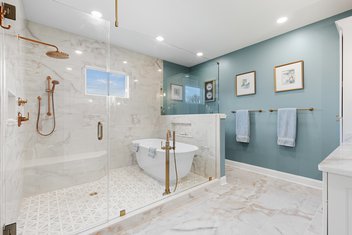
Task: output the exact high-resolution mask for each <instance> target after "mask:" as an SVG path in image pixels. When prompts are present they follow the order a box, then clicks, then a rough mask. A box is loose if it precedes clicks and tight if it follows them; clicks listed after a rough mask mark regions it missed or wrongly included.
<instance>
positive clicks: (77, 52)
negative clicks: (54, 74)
mask: <svg viewBox="0 0 352 235" xmlns="http://www.w3.org/2000/svg"><path fill="white" fill-rule="evenodd" d="M75 53H76V54H77V55H82V54H83V52H82V51H80V50H75Z"/></svg>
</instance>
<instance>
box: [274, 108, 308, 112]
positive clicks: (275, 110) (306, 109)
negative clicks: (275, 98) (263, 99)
mask: <svg viewBox="0 0 352 235" xmlns="http://www.w3.org/2000/svg"><path fill="white" fill-rule="evenodd" d="M297 110H298V111H311V112H312V111H314V108H305V109H297ZM269 112H271V113H272V112H277V109H269Z"/></svg>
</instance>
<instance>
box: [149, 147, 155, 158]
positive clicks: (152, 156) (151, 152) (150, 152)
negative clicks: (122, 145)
mask: <svg viewBox="0 0 352 235" xmlns="http://www.w3.org/2000/svg"><path fill="white" fill-rule="evenodd" d="M148 156H149V157H151V158H155V156H156V148H152V147H149V149H148Z"/></svg>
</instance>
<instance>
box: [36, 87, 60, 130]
mask: <svg viewBox="0 0 352 235" xmlns="http://www.w3.org/2000/svg"><path fill="white" fill-rule="evenodd" d="M51 102H52V104H53V118H54V126H53V129H52V131H51V132H49V133H48V134H43V133H41V132H40V130H39V118H40V106H41V97H40V96H38V116H37V126H36V127H37V132H38V134H39V135H41V136H49V135H51V134H52V133H53V132H54V131H55V128H56V117H55V102H54V92H52V93H51Z"/></svg>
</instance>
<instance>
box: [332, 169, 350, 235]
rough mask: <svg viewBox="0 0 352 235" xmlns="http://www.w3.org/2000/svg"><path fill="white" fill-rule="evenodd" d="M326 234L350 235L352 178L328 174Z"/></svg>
mask: <svg viewBox="0 0 352 235" xmlns="http://www.w3.org/2000/svg"><path fill="white" fill-rule="evenodd" d="M328 182H329V183H328V190H327V198H328V203H327V207H328V208H327V211H328V229H327V231H328V234H336V235H337V234H341V235H344V234H346V235H347V234H348V235H352V177H347V176H342V175H336V174H331V173H328Z"/></svg>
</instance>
